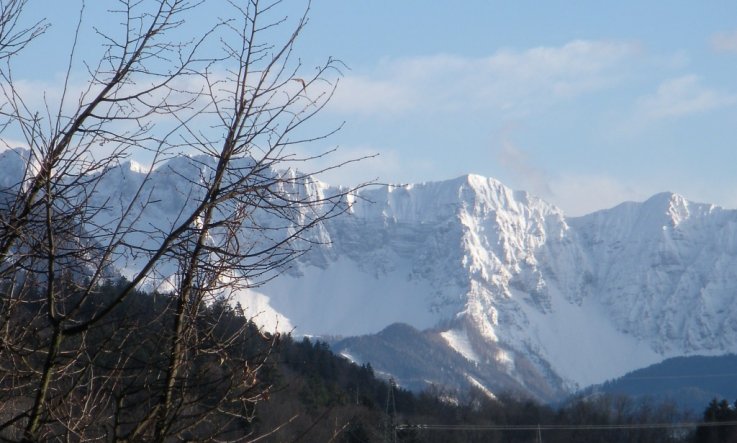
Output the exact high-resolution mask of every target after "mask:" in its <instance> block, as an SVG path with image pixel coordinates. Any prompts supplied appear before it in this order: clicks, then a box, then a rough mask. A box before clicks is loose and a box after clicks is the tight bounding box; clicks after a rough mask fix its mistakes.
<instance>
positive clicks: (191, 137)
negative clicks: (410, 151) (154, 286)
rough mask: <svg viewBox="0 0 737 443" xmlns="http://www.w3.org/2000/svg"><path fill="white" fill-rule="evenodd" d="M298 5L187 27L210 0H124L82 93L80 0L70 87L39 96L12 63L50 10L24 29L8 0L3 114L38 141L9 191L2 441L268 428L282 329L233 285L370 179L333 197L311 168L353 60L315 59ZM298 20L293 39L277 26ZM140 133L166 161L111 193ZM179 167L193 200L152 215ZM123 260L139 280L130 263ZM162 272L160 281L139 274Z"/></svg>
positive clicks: (258, 8)
mask: <svg viewBox="0 0 737 443" xmlns="http://www.w3.org/2000/svg"><path fill="white" fill-rule="evenodd" d="M280 3H281V2H279V1H272V2H269V3H267V4H264V3H263V2H261V1H259V0H248V1H242V2H236V1H233V2H231V3H230V6H231V11H230V12H231V13H230V14H229V17H232V18H228V19H226V20H221V21H220V22H218V23H217V24H215V25H214V26H213V27H212V28H210V29H207V30H204V31H203V32H202V33H201V35H200V37H198V38H195V39H193V40H190V41H186V42H181V41H176V40H175V37H174V36H175V35H177V32H178V31H179V30H180V28H181V27H182V26H183V25H184V23H185V20H187V18H188V17H191V16H192V15H193V14H199V13H202V6H203V5H201V4H200V3H198V2H194V3H192V2H188V1H185V0H150V1H131V0H120V1H118V3H117V5H118V6H117V9H115V10H111V11H110V14H114V15H116V16H117V17H118V18H120V22H121V23H123V25H122V27H121V29H119V30H111V29H106V30H97V29H96V33H97V35H98V36H99V37H100V39H101V40H102V41H103V42H104V45H105V46H104V49H105V51H104V55H103V56H102V57H101V58H100V59H99V60H98V62H97V63H95V64H92V63H89V62H87V61H86V62H85V64H84V66H86V69H87V73H88V81H87V85H86V88H85V89H84V90H83V91H81V92H80V93H79V94H78V95H75V96H73V95H74V94H75V93H74V91H73V88H72V87H71V86H70V84H71V81H70V78H71V75H72V71H73V69H74V67H76V66H78V65H79V64H80V62H79V55H78V54H77V49H76V45H77V40H78V38H79V36H80V32H81V30H82V29H83V28H84V25H85V21H84V10H83V9H82V11H81V12H80V19H79V23H78V26H77V38H75V40H74V42H75V43H74V46H73V47H72V49H71V53H70V58H69V67H68V69H67V76H66V80H65V81H64V84H63V85H62V87H61V88H62V92H61V94H60V98H59V99H58V101H56V102H53V103H52V101H51V100H50V99H47V100H46V102H45V103H44V104H43V107H42V109H41V110H36V109H33V108H32V104H31V103H30V102H29V100H27V99H26V98H25V97H24V96H23V95H22V92H21V90H20V89H19V88H18V87H17V81H16V80H15V78H14V77H13V69H12V66H13V63H14V57H15V55H16V54H18V53H19V52H20V51H21V50H23V49H24V48H25V47H27V46H28V45H29V44H40V42H41V41H42V39H41V38H39V37H41V36H42V34H43V32H44V30H45V22H43V21H38V22H33V24H32V25H31V26H27V27H23V26H21V25H20V23H22V21H21V20H20V19H19V17H20V14H21V13H23V12H24V7H25V6H26V1H25V0H17V1H8V2H3V6H2V9H0V19H2V21H3V23H0V59H2V62H3V66H2V67H0V81H1V82H2V84H1V87H2V92H3V97H4V103H3V105H4V106H3V107H2V108H0V109H1V112H2V116H3V117H4V118H5V121H4V124H3V126H2V128H4V131H6V133H7V132H11V131H14V133H20V134H22V135H23V137H24V138H25V141H26V143H27V146H28V150H26V151H15V155H16V156H19V157H22V158H20V161H21V163H22V164H23V165H25V166H24V168H23V169H22V170H20V171H19V174H18V176H17V177H16V178H15V179H14V180H11V181H10V183H6V185H7V186H5V187H4V188H3V189H0V290H1V291H2V301H1V302H2V318H1V319H0V340H2V342H0V436H2V437H3V438H4V439H7V440H16V441H40V440H44V441H45V440H53V439H57V440H68V441H88V440H104V441H142V440H144V441H160V442H163V441H180V440H187V439H190V440H208V439H221V440H222V439H225V440H232V441H241V440H249V439H252V438H255V436H253V435H251V434H250V427H249V423H250V421H251V420H252V418H253V414H254V411H255V406H256V404H257V403H258V402H259V401H261V400H263V399H265V398H266V397H268V390H269V386H268V384H264V382H263V381H261V379H260V376H259V374H260V371H262V369H263V368H264V365H265V364H266V363H267V361H268V356H269V354H270V352H271V351H272V349H273V345H274V343H275V342H276V340H278V335H272V334H261V333H260V332H259V331H258V329H257V328H254V327H253V325H252V324H251V323H249V322H248V321H247V320H246V319H245V318H243V316H242V315H240V314H239V313H238V312H237V310H235V309H234V308H233V307H232V306H231V304H229V299H230V297H232V296H233V295H234V294H236V293H238V291H240V290H242V289H244V288H247V287H252V286H254V285H258V284H260V283H262V282H263V281H265V280H267V279H270V278H273V277H274V276H275V275H277V274H278V273H279V272H280V271H281V270H283V269H285V266H287V265H288V264H289V263H290V261H292V260H294V259H295V258H296V257H298V256H299V255H300V254H302V253H304V252H305V251H307V250H308V249H309V246H310V244H311V243H312V242H314V241H315V238H314V236H312V235H311V234H310V233H311V231H312V230H313V229H315V228H317V227H319V225H320V223H322V222H323V221H325V220H326V219H328V218H331V217H334V216H337V215H339V214H341V213H343V212H345V211H346V210H347V209H348V207H349V203H348V202H349V201H350V199H348V198H346V197H347V195H348V194H350V193H352V192H353V190H351V189H345V190H341V191H338V192H333V193H332V194H330V195H324V194H323V193H321V192H317V191H319V189H318V187H317V185H316V184H315V183H314V180H313V179H312V178H311V175H308V174H305V173H301V172H298V171H297V168H296V166H299V165H308V164H309V163H307V162H308V161H309V160H310V158H300V157H297V156H295V155H294V154H293V153H292V152H291V148H292V147H293V146H294V145H297V144H301V143H306V142H310V141H316V140H321V139H323V138H324V137H326V136H327V135H329V134H320V135H317V136H305V135H303V134H304V133H305V132H304V131H303V127H304V126H305V123H306V122H307V121H309V120H310V119H311V118H313V117H314V116H315V115H316V114H317V113H318V112H319V111H320V110H321V109H322V108H323V107H324V106H325V104H326V103H327V101H328V100H329V98H330V96H331V95H332V92H333V91H334V87H335V85H336V78H337V76H338V75H339V70H338V68H339V63H338V62H337V61H336V60H333V59H328V60H327V62H326V63H325V64H324V65H323V66H320V67H318V68H317V69H316V70H315V71H313V72H312V73H311V74H310V75H304V74H303V73H302V71H303V70H304V69H303V67H302V66H301V63H300V62H299V60H295V59H294V57H293V50H294V45H295V42H296V40H297V37H298V36H299V35H300V33H301V32H302V30H303V28H304V26H305V24H306V23H307V11H308V10H309V5H308V7H307V8H306V10H305V12H304V14H302V15H300V16H299V17H298V18H297V19H296V20H293V22H289V20H288V19H287V18H286V17H280V16H279V15H278V14H279V12H278V8H279V7H280V6H281V7H285V6H286V5H280ZM288 23H293V26H294V27H293V28H292V29H291V32H290V33H289V34H288V35H287V36H286V37H285V39H284V41H282V42H281V43H276V42H274V41H270V40H264V38H265V37H266V36H270V37H272V38H273V30H274V29H275V28H278V27H280V26H285V25H286V24H288ZM34 40H35V41H34ZM213 42H216V43H217V47H218V48H219V50H220V53H219V54H212V53H211V48H212V44H213ZM206 46H207V47H208V54H207V55H204V54H203V53H204V52H205V51H203V48H204V47H206ZM142 150H144V151H146V152H147V153H148V155H149V157H150V158H151V159H152V160H151V165H150V167H148V168H147V169H146V171H145V173H142V174H139V177H140V180H139V181H138V182H137V183H136V184H135V185H134V186H133V188H132V189H131V190H130V192H129V193H127V194H125V196H124V197H120V198H119V199H118V200H115V201H111V200H110V199H109V198H107V197H105V196H106V195H109V193H106V192H105V187H106V186H108V185H109V183H110V182H111V180H113V178H114V175H115V174H116V173H119V172H120V164H121V162H122V161H123V160H125V159H127V158H128V157H129V156H130V155H131V154H132V153H135V152H141V151H142ZM182 152H184V153H188V154H190V155H188V156H185V157H177V154H179V153H182ZM6 155H7V156H10V155H11V154H8V153H6ZM6 158H10V157H6ZM170 159H174V160H176V161H170V162H168V163H166V160H170ZM337 166H340V165H336V167H337ZM192 170H196V171H197V173H196V174H189V173H187V172H186V171H192ZM311 172H313V173H314V172H320V171H311ZM167 174H169V175H173V176H177V177H179V179H180V183H181V180H182V179H186V185H185V186H181V187H180V189H177V190H176V192H177V193H178V195H177V197H176V198H172V199H170V200H172V201H173V203H178V204H179V206H178V207H177V209H176V211H175V212H174V213H176V214H177V215H176V217H175V218H174V219H173V220H169V222H168V223H167V224H157V225H153V224H151V223H150V222H149V220H150V218H149V214H150V213H151V212H155V211H157V208H158V207H159V206H160V205H162V204H164V203H166V204H172V201H166V202H162V200H163V199H162V198H161V196H160V195H159V194H160V190H159V189H157V183H159V181H157V180H159V179H160V178H161V177H162V176H165V175H167ZM313 191H314V192H313ZM121 263H126V269H127V277H128V278H127V279H126V280H123V279H117V280H116V274H115V265H118V264H121ZM162 281H166V282H167V286H166V287H165V291H164V292H162V293H158V294H154V295H145V294H141V293H140V292H139V291H138V288H140V287H142V285H144V284H146V283H147V282H162Z"/></svg>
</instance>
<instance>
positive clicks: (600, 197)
mask: <svg viewBox="0 0 737 443" xmlns="http://www.w3.org/2000/svg"><path fill="white" fill-rule="evenodd" d="M549 186H550V189H551V191H552V195H551V196H550V197H549V198H550V200H549V201H550V202H551V203H553V204H555V205H556V206H558V207H560V208H561V209H563V212H564V213H565V214H566V215H567V216H569V217H575V216H579V215H585V214H590V213H592V212H594V211H597V210H600V209H607V208H612V207H614V206H616V205H618V204H620V203H622V202H625V201H643V200H645V199H647V198H648V197H650V196H651V195H653V194H655V192H657V191H655V192H651V193H647V192H644V188H643V185H642V184H639V185H638V186H632V185H629V184H626V183H624V182H622V181H620V180H617V179H616V178H614V177H610V176H607V175H597V174H588V175H587V174H564V175H561V176H558V177H556V178H555V179H554V180H552V181H551V182H550V184H549Z"/></svg>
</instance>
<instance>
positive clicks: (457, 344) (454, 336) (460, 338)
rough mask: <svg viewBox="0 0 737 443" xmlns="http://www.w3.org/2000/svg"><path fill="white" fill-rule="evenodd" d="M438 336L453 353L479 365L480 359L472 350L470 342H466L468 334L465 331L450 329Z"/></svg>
mask: <svg viewBox="0 0 737 443" xmlns="http://www.w3.org/2000/svg"><path fill="white" fill-rule="evenodd" d="M440 336H441V337H443V339H445V341H446V342H447V343H448V346H450V347H451V348H452V349H453V350H454V351H456V352H457V353H459V354H461V355H462V356H463V357H465V358H466V360H468V361H472V362H474V363H479V362H480V361H481V359H480V358H479V356H478V354H476V352H475V351H474V350H473V347H472V346H471V342H470V341H469V340H468V334H466V331H465V330H460V331H459V330H457V329H450V330H448V331H444V332H441V333H440Z"/></svg>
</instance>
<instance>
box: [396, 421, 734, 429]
mask: <svg viewBox="0 0 737 443" xmlns="http://www.w3.org/2000/svg"><path fill="white" fill-rule="evenodd" d="M725 426H737V420H732V421H719V422H673V423H622V424H582V425H555V424H548V425H544V424H539V425H538V424H535V425H433V424H415V425H410V424H400V425H397V426H396V429H397V430H398V431H405V430H418V431H424V430H427V431H554V430H565V431H603V430H617V429H683V428H696V427H706V428H717V427H725Z"/></svg>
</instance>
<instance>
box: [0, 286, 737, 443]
mask: <svg viewBox="0 0 737 443" xmlns="http://www.w3.org/2000/svg"><path fill="white" fill-rule="evenodd" d="M126 283H127V282H125V281H124V280H122V279H120V280H117V281H111V282H107V283H106V284H105V285H103V286H101V287H100V289H99V293H98V294H96V297H97V298H98V299H99V300H100V303H104V300H105V299H106V298H110V297H114V296H115V294H116V291H118V290H119V289H120V288H122V287H123V286H125V284H126ZM8 293H9V292H8V291H7V290H6V291H4V295H3V297H4V299H5V300H4V303H7V297H8ZM39 300H42V298H40V299H39ZM169 302H170V300H169V299H168V296H167V295H166V294H147V293H143V292H137V293H136V294H135V296H133V297H129V298H127V299H126V301H125V303H123V304H121V305H120V306H118V307H117V308H116V309H115V310H114V311H113V312H112V313H111V314H110V318H109V320H108V321H106V322H105V324H104V326H102V327H100V328H95V329H93V330H92V331H91V332H90V334H88V335H86V336H85V337H84V339H85V340H86V342H87V343H86V346H85V349H94V350H96V353H95V354H94V355H93V356H91V357H90V359H89V360H87V361H85V363H84V364H82V363H79V362H77V361H70V364H73V365H80V367H79V368H78V370H79V372H80V373H81V372H84V371H88V370H91V369H90V368H92V369H93V370H94V371H95V372H96V373H97V374H98V375H97V376H98V377H103V375H109V376H110V377H111V378H115V379H116V380H119V381H121V382H120V383H116V384H115V386H113V387H111V386H105V385H101V386H103V387H102V388H100V389H102V390H111V391H112V392H111V393H110V395H111V397H112V398H117V399H119V403H118V404H117V405H115V406H113V405H109V404H108V405H107V406H106V407H108V408H110V410H111V411H112V410H114V409H115V410H116V411H117V412H116V414H114V415H115V416H116V420H117V422H116V423H115V424H113V425H114V426H117V429H118V431H117V432H118V435H125V434H126V431H127V430H128V429H130V428H134V427H135V424H136V422H137V421H139V420H142V419H144V417H140V416H138V415H137V412H136V411H137V410H138V408H137V407H136V405H137V404H138V403H141V402H143V403H145V402H149V401H151V399H150V398H149V393H155V392H157V391H156V390H155V389H152V388H151V387H152V386H155V385H156V383H157V382H158V381H157V380H159V378H160V376H161V374H160V371H161V370H163V369H162V368H164V367H165V366H166V365H165V362H162V361H160V360H161V359H162V358H163V356H164V355H165V352H164V351H162V350H161V349H158V348H157V343H160V342H161V338H162V337H164V336H165V335H166V331H167V330H168V328H167V325H166V322H167V321H169V320H165V318H166V317H161V316H160V315H159V314H158V313H160V312H162V309H163V308H164V306H166V305H167V304H168V303H169ZM84 308H85V309H92V310H94V308H95V307H94V306H85V307H84ZM37 309H38V307H35V306H33V304H28V305H26V306H25V307H24V311H25V312H26V314H25V315H27V316H28V318H29V322H30V323H29V327H32V328H36V329H38V330H42V329H43V328H44V325H43V324H41V323H40V320H39V318H38V317H37V316H34V315H33V312H34V311H35V310H37ZM15 315H23V314H21V313H19V311H16V313H15ZM199 317H200V322H199V324H200V325H201V328H200V330H199V331H198V333H199V334H201V335H202V336H203V337H206V335H207V334H217V335H219V336H220V337H221V338H222V337H226V336H230V335H232V336H233V337H239V338H238V339H237V340H236V341H235V342H232V343H231V344H230V346H229V347H227V348H223V349H221V350H220V352H226V353H229V354H230V355H228V356H227V358H225V356H223V355H218V353H217V352H215V353H210V354H203V355H199V356H196V357H195V362H196V364H195V365H193V370H192V371H193V372H192V373H191V374H188V383H189V385H190V388H191V393H190V394H189V397H188V399H189V401H191V404H190V405H189V406H188V408H189V410H191V411H192V413H191V414H190V415H189V416H188V415H183V416H182V417H183V418H182V419H187V417H189V419H191V420H193V421H196V420H197V419H198V417H200V412H201V411H202V410H207V409H208V407H209V406H210V405H219V406H218V407H222V405H223V403H222V397H223V396H229V395H233V389H232V383H233V380H234V379H235V378H237V377H234V371H232V370H228V369H226V368H223V367H221V366H220V365H221V362H223V361H225V362H227V364H228V365H232V364H233V362H240V363H239V364H242V365H243V368H242V370H240V371H239V373H240V375H241V376H242V377H247V378H248V380H245V381H244V380H241V379H239V381H240V382H241V383H242V386H245V387H246V389H243V390H239V391H237V392H238V394H239V395H240V398H238V399H235V398H234V399H232V401H231V402H227V404H229V405H230V407H231V408H236V409H238V408H241V410H240V411H239V414H237V415H235V416H232V415H230V414H228V413H227V410H224V411H223V413H220V414H210V415H208V416H207V417H208V418H207V424H206V425H205V424H202V425H193V426H191V427H190V428H189V429H190V431H188V432H190V434H182V435H185V436H186V435H189V436H190V438H191V441H215V440H216V439H215V437H214V436H219V437H228V438H240V437H243V436H249V437H248V439H257V438H259V437H262V439H261V440H260V441H275V442H277V441H278V442H300V441H302V442H328V441H334V442H384V441H398V442H450V441H453V442H534V441H545V442H591V441H598V442H732V441H737V426H709V425H708V424H707V425H704V426H700V427H695V426H688V425H683V423H693V422H696V421H700V420H702V419H703V421H704V422H706V423H710V424H716V423H725V422H726V423H731V422H734V421H735V420H737V409H736V406H737V405H734V404H730V403H729V402H728V401H727V400H717V399H715V400H713V401H712V402H711V403H710V404H708V405H705V410H704V414H703V417H693V416H689V415H688V414H687V413H684V412H682V411H681V410H679V408H678V407H676V406H675V403H656V402H654V401H650V400H648V399H636V400H635V399H633V398H630V397H626V396H614V395H590V396H588V397H577V398H573V399H570V400H569V401H567V402H565V403H563V404H561V405H559V406H556V407H553V406H549V405H542V404H538V403H536V402H535V401H532V400H530V399H525V398H520V397H514V396H510V395H503V394H501V395H499V396H498V397H497V398H490V397H488V396H487V395H485V394H483V393H482V392H480V391H472V392H448V391H445V390H443V389H442V388H441V387H435V388H431V389H429V390H426V391H424V392H421V393H415V392H410V391H408V390H405V389H403V388H401V387H398V386H396V385H395V384H394V383H393V382H392V381H391V380H386V379H383V378H380V377H378V376H377V375H376V374H375V373H374V371H373V369H372V368H371V366H370V365H369V364H366V365H362V366H359V365H356V364H354V363H352V362H350V361H348V360H346V359H345V358H343V357H340V356H337V355H335V354H333V353H332V352H331V350H330V348H329V346H328V344H327V343H325V342H322V341H312V340H310V339H308V338H302V339H295V338H293V337H291V336H290V335H288V334H270V333H265V332H264V331H263V330H260V329H259V328H258V327H257V326H256V325H255V324H254V323H252V322H251V321H249V319H247V318H246V317H245V316H244V315H243V312H242V310H241V309H240V307H239V306H235V307H234V306H231V305H230V304H227V303H224V302H223V303H214V304H211V305H209V306H208V307H207V308H206V309H205V310H204V311H203V312H201V313H199ZM215 320H217V328H214V329H213V328H212V327H211V325H212V324H213V321H215ZM243 330H245V331H246V333H245V334H242V333H238V334H236V333H235V332H236V331H243ZM121 331H125V333H124V334H121ZM33 337H34V335H33V334H30V335H28V340H29V343H27V345H28V346H29V347H32V346H33V343H32V341H33ZM204 339H205V340H206V339H207V338H204ZM16 345H17V344H16ZM68 346H69V349H77V348H78V347H79V345H78V344H77V343H71V342H70V343H69V345H68ZM121 362H124V363H121ZM0 363H2V366H1V367H2V368H3V372H5V373H3V374H2V379H1V380H2V385H0V386H1V387H2V391H0V393H4V394H7V393H8V392H11V391H12V392H16V393H17V392H20V391H18V389H17V383H18V382H19V381H20V379H19V378H17V377H12V376H11V374H8V373H7V371H8V370H9V369H10V368H12V362H7V361H4V362H0ZM249 365H251V366H250V367H249ZM231 369H232V368H231ZM68 372H69V373H70V374H74V373H75V372H76V371H75V369H74V368H70V369H69V371H68ZM114 373H115V374H117V375H115V376H114ZM120 373H123V374H124V376H121V375H120ZM32 376H33V375H32V374H28V375H26V377H32ZM242 377H241V378H242ZM72 378H73V377H72ZM11 381H13V382H14V383H16V385H15V386H10V385H9V383H10V382H11ZM65 382H66V383H69V382H70V381H69V380H65ZM95 389H96V388H95V387H94V386H93V385H90V386H88V387H86V388H85V389H83V390H80V389H77V388H75V389H73V390H70V392H74V395H75V401H77V402H79V403H80V409H82V406H81V404H82V403H84V402H85V401H88V399H89V398H90V397H92V398H94V397H99V396H100V395H101V393H99V392H95ZM56 392H63V389H62V388H61V387H59V388H58V389H56ZM24 395H26V396H28V398H31V397H32V396H33V392H26V393H24ZM0 402H2V403H0V405H1V407H0V408H1V409H0V411H2V415H3V417H7V416H10V415H12V413H13V412H14V411H13V410H12V409H13V408H14V407H15V408H18V407H19V406H18V405H19V404H22V401H20V399H19V398H14V399H9V398H8V397H7V396H3V398H0ZM235 404H237V405H238V406H237V407H236V406H234V405H235ZM233 417H235V418H233ZM49 419H51V418H49ZM108 425H109V424H108ZM8 430H9V429H5V430H4V431H3V432H6V433H7V432H8ZM213 430H217V432H213ZM62 434H64V433H62V432H60V435H62ZM64 435H67V438H68V434H64ZM109 437H110V438H108V439H107V440H106V439H104V438H103V439H102V441H114V440H116V439H115V438H113V437H115V434H114V433H113V434H110V435H109ZM60 439H61V438H60ZM72 440H73V439H72Z"/></svg>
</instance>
